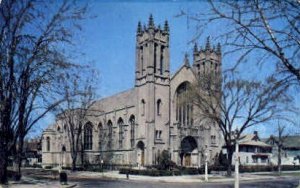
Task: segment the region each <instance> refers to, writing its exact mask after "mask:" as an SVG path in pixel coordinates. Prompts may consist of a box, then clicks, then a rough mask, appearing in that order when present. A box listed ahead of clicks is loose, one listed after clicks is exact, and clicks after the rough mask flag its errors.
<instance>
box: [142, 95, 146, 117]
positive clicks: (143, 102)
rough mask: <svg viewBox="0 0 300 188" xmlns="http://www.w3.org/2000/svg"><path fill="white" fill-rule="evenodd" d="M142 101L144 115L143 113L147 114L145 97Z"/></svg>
mask: <svg viewBox="0 0 300 188" xmlns="http://www.w3.org/2000/svg"><path fill="white" fill-rule="evenodd" d="M141 103H142V104H141V105H142V116H143V115H145V107H146V102H145V100H144V99H142V101H141Z"/></svg>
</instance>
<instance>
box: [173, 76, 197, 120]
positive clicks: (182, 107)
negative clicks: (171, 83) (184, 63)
mask: <svg viewBox="0 0 300 188" xmlns="http://www.w3.org/2000/svg"><path fill="white" fill-rule="evenodd" d="M190 85H191V84H190V82H187V81H186V82H182V83H181V84H180V85H179V86H178V87H177V89H176V120H177V121H178V123H179V124H180V125H181V126H192V125H193V104H192V103H191V102H189V101H188V100H187V92H188V88H189V87H190Z"/></svg>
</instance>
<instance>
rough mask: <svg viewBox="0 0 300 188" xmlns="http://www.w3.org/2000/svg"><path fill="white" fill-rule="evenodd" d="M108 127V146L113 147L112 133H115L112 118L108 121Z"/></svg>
mask: <svg viewBox="0 0 300 188" xmlns="http://www.w3.org/2000/svg"><path fill="white" fill-rule="evenodd" d="M107 128H108V142H107V148H108V149H111V147H112V133H113V124H112V122H111V120H108V122H107Z"/></svg>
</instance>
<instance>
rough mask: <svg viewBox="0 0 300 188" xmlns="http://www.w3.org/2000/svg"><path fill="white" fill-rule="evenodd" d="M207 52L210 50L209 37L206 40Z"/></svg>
mask: <svg viewBox="0 0 300 188" xmlns="http://www.w3.org/2000/svg"><path fill="white" fill-rule="evenodd" d="M205 50H210V40H209V37H207V39H206V45H205Z"/></svg>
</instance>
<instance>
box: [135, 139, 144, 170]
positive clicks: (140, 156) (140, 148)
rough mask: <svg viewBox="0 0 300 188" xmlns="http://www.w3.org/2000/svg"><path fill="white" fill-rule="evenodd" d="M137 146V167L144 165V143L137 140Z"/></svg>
mask: <svg viewBox="0 0 300 188" xmlns="http://www.w3.org/2000/svg"><path fill="white" fill-rule="evenodd" d="M136 147H137V165H138V167H141V166H144V164H145V144H144V142H142V141H139V142H138V143H137V145H136Z"/></svg>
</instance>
